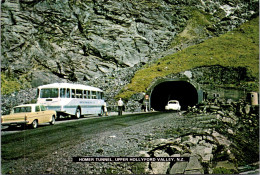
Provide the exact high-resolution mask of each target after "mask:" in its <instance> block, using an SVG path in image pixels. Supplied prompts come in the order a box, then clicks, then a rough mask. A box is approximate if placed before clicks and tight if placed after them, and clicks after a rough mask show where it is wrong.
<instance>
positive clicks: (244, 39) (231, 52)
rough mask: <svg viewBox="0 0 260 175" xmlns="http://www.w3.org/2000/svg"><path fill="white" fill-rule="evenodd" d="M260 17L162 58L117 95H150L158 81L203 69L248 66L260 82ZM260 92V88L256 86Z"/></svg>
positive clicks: (141, 72) (147, 67) (141, 71)
mask: <svg viewBox="0 0 260 175" xmlns="http://www.w3.org/2000/svg"><path fill="white" fill-rule="evenodd" d="M258 20H259V17H257V18H255V19H253V20H251V21H249V22H247V23H245V24H243V25H242V26H240V27H239V28H238V29H236V30H234V31H231V32H228V33H226V34H223V35H221V36H220V37H215V38H211V39H208V40H206V41H205V42H203V43H201V44H198V45H195V46H191V47H188V48H186V49H184V50H182V51H180V52H177V53H175V54H171V55H168V56H165V57H163V58H160V59H159V60H158V61H156V62H155V63H154V64H152V65H146V66H145V67H144V68H143V69H141V70H139V71H137V72H136V74H135V76H134V77H133V79H132V81H131V83H130V84H128V85H126V86H125V87H124V89H123V90H122V92H121V93H120V94H119V95H118V96H117V97H121V98H124V99H128V98H130V97H131V96H132V95H133V94H135V93H138V92H146V89H147V88H148V87H149V85H150V84H151V82H152V81H153V80H154V79H155V78H159V77H164V76H166V75H169V74H176V73H180V72H182V71H185V70H189V69H192V68H196V67H201V66H213V65H221V66H224V67H246V68H247V70H248V71H249V72H250V74H251V75H252V76H253V77H255V79H258V74H259V70H258V65H259V36H258V34H259V26H258V24H259V22H258ZM254 87H256V88H257V89H253V90H256V91H258V86H254Z"/></svg>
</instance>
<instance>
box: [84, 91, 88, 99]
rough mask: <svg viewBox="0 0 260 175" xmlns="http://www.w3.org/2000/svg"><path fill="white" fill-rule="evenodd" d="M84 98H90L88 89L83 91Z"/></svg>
mask: <svg viewBox="0 0 260 175" xmlns="http://www.w3.org/2000/svg"><path fill="white" fill-rule="evenodd" d="M83 98H84V99H88V91H87V90H84V92H83Z"/></svg>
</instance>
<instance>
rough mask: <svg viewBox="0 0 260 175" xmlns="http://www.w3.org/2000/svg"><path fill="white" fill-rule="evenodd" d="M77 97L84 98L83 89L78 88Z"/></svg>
mask: <svg viewBox="0 0 260 175" xmlns="http://www.w3.org/2000/svg"><path fill="white" fill-rule="evenodd" d="M76 98H83V96H82V90H81V89H77V90H76Z"/></svg>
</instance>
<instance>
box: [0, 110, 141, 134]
mask: <svg viewBox="0 0 260 175" xmlns="http://www.w3.org/2000/svg"><path fill="white" fill-rule="evenodd" d="M140 113H142V112H140ZM140 113H133V112H125V113H124V115H128V114H140ZM111 116H117V112H109V113H108V116H105V115H104V116H102V118H103V117H111ZM94 118H100V116H97V115H86V116H84V117H82V118H80V119H70V118H68V119H66V118H62V119H60V120H57V121H56V122H55V125H59V124H62V123H68V122H76V121H82V120H88V119H94ZM48 125H49V123H44V124H40V125H39V126H38V127H40V128H41V127H46V126H48ZM25 130H28V129H25V128H23V127H21V126H17V127H11V128H9V127H8V126H1V135H2V136H3V135H7V134H12V133H18V132H24V131H25Z"/></svg>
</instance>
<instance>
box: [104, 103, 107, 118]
mask: <svg viewBox="0 0 260 175" xmlns="http://www.w3.org/2000/svg"><path fill="white" fill-rule="evenodd" d="M104 113H105V115H106V116H108V114H107V103H106V102H104Z"/></svg>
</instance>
